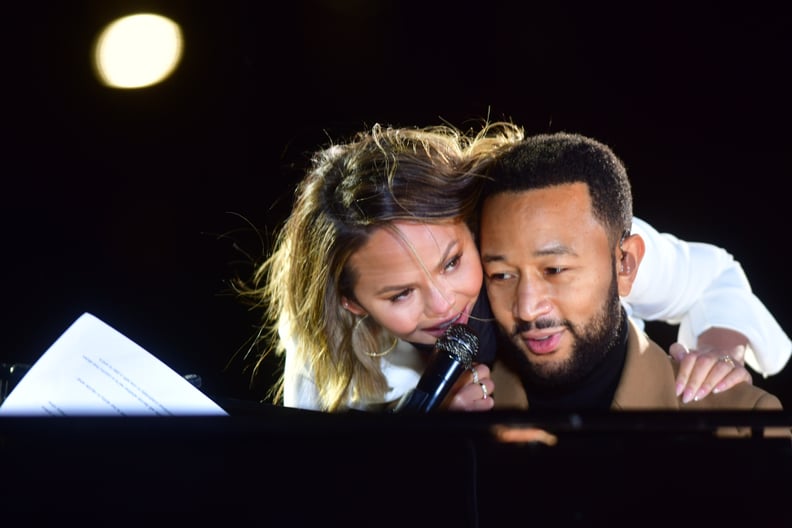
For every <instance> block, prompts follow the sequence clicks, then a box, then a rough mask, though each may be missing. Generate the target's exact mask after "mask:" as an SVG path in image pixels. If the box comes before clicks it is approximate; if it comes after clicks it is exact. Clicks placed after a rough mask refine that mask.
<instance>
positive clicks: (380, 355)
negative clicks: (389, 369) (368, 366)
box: [366, 337, 399, 358]
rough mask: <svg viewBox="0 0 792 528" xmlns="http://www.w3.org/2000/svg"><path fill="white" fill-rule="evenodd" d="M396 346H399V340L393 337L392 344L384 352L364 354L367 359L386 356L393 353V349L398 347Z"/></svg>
mask: <svg viewBox="0 0 792 528" xmlns="http://www.w3.org/2000/svg"><path fill="white" fill-rule="evenodd" d="M398 344H399V338H398V337H394V338H393V343H391V346H389V347H388V348H387V349H385V350H384V351H382V352H366V355H367V356H368V357H373V358H378V357H382V356H387V355H388V354H390V353H391V352H393V351H394V349H395V348H396V345H398Z"/></svg>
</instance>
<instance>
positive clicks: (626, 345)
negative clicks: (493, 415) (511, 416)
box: [480, 133, 782, 410]
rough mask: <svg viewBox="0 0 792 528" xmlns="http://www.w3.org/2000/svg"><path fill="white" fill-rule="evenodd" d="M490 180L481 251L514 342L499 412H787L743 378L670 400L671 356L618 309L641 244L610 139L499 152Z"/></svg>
mask: <svg viewBox="0 0 792 528" xmlns="http://www.w3.org/2000/svg"><path fill="white" fill-rule="evenodd" d="M489 176H490V177H491V181H490V182H489V183H488V184H487V188H486V189H485V192H484V197H483V205H482V211H481V226H480V228H481V233H480V234H481V240H480V242H481V257H482V262H483V264H484V272H485V278H486V285H487V292H488V294H489V299H490V303H491V305H492V310H493V313H494V315H495V318H496V320H497V322H498V325H499V327H500V328H501V330H502V333H503V335H504V337H505V338H506V340H507V341H509V343H510V344H511V346H504V347H501V350H499V354H500V358H499V360H498V362H497V363H496V364H495V365H494V366H493V370H492V379H493V380H494V382H495V392H494V400H495V405H496V408H515V407H517V408H528V407H529V406H530V408H532V409H559V410H586V409H591V410H595V409H601V410H602V409H613V410H649V409H653V410H656V409H661V410H671V409H704V408H706V409H732V410H746V409H767V410H781V409H782V406H781V402H780V400H779V399H778V398H777V397H776V396H774V395H772V394H769V393H768V392H766V391H764V390H762V389H760V388H757V387H755V386H753V385H751V384H750V383H745V382H743V383H739V384H738V385H736V386H735V387H733V388H731V389H730V390H727V391H723V392H720V393H718V394H712V395H710V396H708V397H707V398H704V399H701V400H698V401H696V400H692V401H689V402H687V403H683V400H682V398H680V397H679V396H678V395H677V389H676V387H675V376H676V372H677V370H678V368H679V365H678V363H677V362H676V361H673V360H672V359H671V357H670V356H669V355H668V354H667V353H666V352H665V351H664V350H663V349H662V348H661V347H659V346H658V345H657V344H655V343H654V342H652V341H651V340H649V338H648V337H647V336H646V335H645V334H644V333H643V332H642V331H640V330H639V329H638V328H637V327H636V326H634V324H633V323H632V322H631V321H630V320H629V318H628V317H627V315H626V313H625V311H624V309H623V308H622V306H621V304H620V296H625V295H627V294H628V293H629V292H630V289H631V288H632V284H633V281H634V280H635V277H636V274H637V273H638V269H639V266H640V264H641V259H642V257H643V254H644V250H645V247H644V242H643V240H642V239H641V237H640V236H639V235H637V234H632V233H631V232H630V227H631V220H632V194H631V188H630V183H629V180H628V178H627V173H626V170H625V168H624V166H623V164H622V163H621V161H620V160H619V159H618V158H617V157H616V155H615V154H614V153H613V152H612V151H611V150H610V149H609V148H608V147H607V146H606V145H603V144H601V143H599V142H597V141H595V140H593V139H590V138H586V137H584V136H580V135H576V134H567V133H556V134H543V135H538V136H533V137H530V138H527V139H526V140H524V141H523V142H522V143H520V144H519V145H517V146H515V147H512V148H511V149H510V150H509V151H508V152H505V153H504V154H503V155H502V156H499V158H498V160H496V161H495V162H494V164H493V165H492V166H491V168H490V170H489ZM726 362H727V360H725V359H724V363H726ZM724 368H726V367H725V366H724ZM729 368H730V367H729Z"/></svg>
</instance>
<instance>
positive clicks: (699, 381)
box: [669, 328, 753, 403]
mask: <svg viewBox="0 0 792 528" xmlns="http://www.w3.org/2000/svg"><path fill="white" fill-rule="evenodd" d="M747 347H748V340H747V339H746V338H745V337H744V336H743V335H742V334H740V333H738V332H734V331H733V330H727V329H724V328H711V329H709V330H707V331H706V332H704V333H702V334H701V335H700V336H699V339H698V345H697V348H695V349H692V350H688V349H687V348H685V347H684V346H683V345H682V344H680V343H674V344H673V345H671V347H670V348H669V352H670V354H671V356H672V357H673V358H674V359H676V360H677V361H679V363H680V365H679V372H678V373H677V380H676V393H677V396H681V397H682V403H688V402H690V401H692V400H700V399H702V398H704V397H706V396H707V395H709V394H710V393H716V394H717V393H719V392H723V391H725V390H728V389H730V388H732V387H734V386H735V385H737V384H738V383H742V382H747V383H753V379H752V378H751V373H750V372H748V369H746V368H745V367H744V366H743V360H744V357H745V349H746V348H747Z"/></svg>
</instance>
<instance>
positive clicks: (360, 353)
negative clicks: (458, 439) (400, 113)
mask: <svg viewBox="0 0 792 528" xmlns="http://www.w3.org/2000/svg"><path fill="white" fill-rule="evenodd" d="M522 137H523V131H522V129H521V128H520V127H517V126H516V125H513V124H511V123H494V124H486V125H485V126H484V127H482V129H481V130H480V131H478V132H477V133H473V132H467V133H465V132H462V131H460V130H458V129H455V128H453V127H450V126H439V127H426V128H414V129H412V128H388V127H383V126H379V125H375V126H374V127H372V128H371V130H368V131H365V132H361V133H359V134H357V135H356V136H355V137H354V138H353V139H352V141H350V142H347V143H343V144H335V145H331V146H329V147H328V148H325V149H321V150H319V151H317V152H316V153H315V154H314V157H313V159H312V164H311V167H310V170H309V171H308V173H307V174H306V176H305V177H304V179H303V180H302V181H301V182H300V183H299V185H298V187H297V190H296V199H295V202H294V206H293V209H292V213H291V215H290V216H289V218H288V219H287V221H286V223H285V225H284V226H283V227H282V229H281V231H280V232H279V234H278V237H277V240H276V244H275V247H274V249H273V252H272V253H271V255H270V256H269V257H268V259H267V260H265V261H264V262H263V263H262V264H261V265H260V266H259V267H258V268H257V270H256V273H255V275H254V277H253V280H252V282H251V283H249V284H246V283H245V282H244V281H239V282H238V283H237V288H238V291H239V293H240V294H241V295H242V296H243V297H244V298H246V299H248V300H250V301H252V302H253V303H254V304H255V305H257V306H259V307H261V308H263V310H264V313H265V318H264V323H263V326H262V331H261V332H260V333H259V338H260V340H261V342H262V343H264V345H265V349H264V352H263V354H262V356H261V357H262V359H263V357H264V356H265V355H266V354H267V353H268V352H269V351H270V350H271V349H274V350H276V351H277V352H279V353H284V352H285V356H286V357H285V365H284V373H283V377H282V378H281V380H280V383H279V384H278V385H277V386H276V387H275V388H274V396H275V401H276V402H280V401H282V402H283V404H284V405H286V406H293V407H301V408H308V409H318V410H326V411H338V410H343V409H347V408H356V409H368V410H375V409H384V408H388V407H390V406H392V405H393V404H394V403H395V402H396V401H398V399H399V398H400V397H401V396H403V395H404V394H405V393H406V392H407V391H408V390H409V389H411V388H413V387H415V385H416V383H417V381H418V379H419V378H420V375H421V373H422V372H423V370H424V368H425V365H426V362H427V358H428V356H429V352H430V351H431V350H432V347H433V345H434V343H435V341H436V340H437V338H438V337H439V336H440V335H441V334H442V333H443V331H444V330H445V329H446V328H447V327H448V326H449V325H450V324H452V323H465V324H468V325H469V326H470V327H471V328H473V329H474V330H475V331H476V333H477V334H478V335H479V338H480V341H481V346H480V349H479V354H478V361H479V362H480V364H479V365H477V366H476V367H475V372H472V373H471V376H470V377H466V379H465V380H464V381H465V382H467V381H469V380H470V379H469V378H473V380H474V381H475V384H471V383H464V382H461V383H460V384H459V386H458V387H457V388H456V389H458V390H456V389H455V392H454V393H453V399H452V401H451V403H450V405H449V408H450V409H468V410H487V409H490V408H492V398H487V395H488V394H489V393H491V392H492V391H493V389H494V386H493V384H492V381H491V379H489V369H488V367H487V365H488V364H489V363H491V361H492V359H494V354H495V332H496V331H495V326H494V323H493V322H492V317H491V313H490V310H489V305H488V302H487V297H486V293H485V292H484V290H483V289H482V271H481V263H480V260H479V254H478V250H477V248H476V244H475V240H474V236H473V233H475V211H476V206H477V202H478V197H479V192H480V186H481V183H482V181H483V180H482V176H481V174H482V173H483V168H484V166H485V165H486V163H487V162H488V161H489V160H491V159H493V156H496V155H497V152H498V149H499V148H501V147H504V146H507V145H509V144H511V143H512V142H514V141H519V140H520V139H522ZM634 227H635V228H636V229H637V230H638V231H639V232H640V233H641V234H642V235H643V237H644V238H645V239H647V240H649V242H648V243H647V245H648V246H649V247H654V248H655V250H653V251H647V254H646V257H645V259H644V260H645V261H650V262H654V268H655V269H656V270H658V271H656V273H658V274H660V271H661V270H667V269H671V270H679V271H681V272H682V273H686V272H687V269H688V265H689V264H690V265H692V266H693V267H692V268H691V271H690V273H694V272H695V274H696V281H688V280H686V279H687V278H688V277H677V276H665V277H662V280H658V278H657V277H649V276H648V272H647V274H646V275H642V278H644V281H643V283H642V284H641V285H639V286H638V287H636V288H635V289H634V291H635V292H636V295H635V296H633V295H632V294H631V297H629V298H626V299H624V302H625V306H626V307H627V308H628V312H630V313H631V315H632V316H633V317H636V318H653V317H656V316H662V318H663V319H664V320H668V321H671V322H680V321H681V325H680V328H684V329H685V331H686V332H688V333H691V334H693V335H695V336H698V335H699V334H701V333H702V332H704V330H708V328H709V327H708V325H707V323H706V317H700V316H702V315H703V314H706V309H702V307H701V306H700V305H697V303H698V302H699V299H700V298H702V297H703V296H704V294H705V293H706V294H707V297H708V298H709V299H710V301H711V300H712V299H711V298H712V295H710V294H711V293H712V291H713V290H715V291H717V289H718V282H717V281H718V280H721V277H732V278H733V277H734V276H738V277H739V276H743V275H741V273H742V270H741V269H740V267H739V264H737V263H736V262H735V261H734V260H733V259H732V258H731V256H730V255H728V253H726V252H725V251H724V250H722V249H720V248H718V247H715V246H709V245H706V244H698V245H696V252H691V251H688V249H687V246H686V243H684V242H681V241H679V240H677V239H674V238H673V237H671V236H670V235H661V234H659V233H657V232H656V231H655V230H654V229H652V228H651V226H649V225H648V224H645V223H644V222H641V221H640V220H638V219H636V220H635V223H634ZM691 255H692V257H693V260H692V261H691V262H690V263H688V262H684V263H683V265H680V263H679V262H667V260H666V259H679V258H680V256H683V257H684V258H689V257H691ZM713 263H715V265H713ZM650 266H652V265H651V264H647V267H648V268H649V267H650ZM666 275H668V274H666ZM729 284H730V286H734V284H732V283H731V282H730V283H729ZM679 285H687V286H685V287H680V286H679ZM740 287H741V288H742V289H743V291H744V292H747V293H746V295H749V296H750V295H751V294H750V287H749V286H748V284H747V281H745V283H744V284H743V285H741V286H740ZM740 301H741V299H735V302H740ZM718 304H719V305H723V302H722V300H720V301H719V303H718ZM694 309H695V313H696V314H697V319H696V320H695V321H690V320H689V318H688V313H689V311H691V310H694ZM749 309H750V310H753V315H752V317H753V319H751V317H749V318H747V319H746V314H745V311H744V310H745V309H744V308H743V307H742V306H741V311H740V317H739V321H737V322H735V323H734V324H733V325H730V326H731V328H733V330H739V331H740V332H741V333H742V334H743V335H749V334H750V332H751V330H752V328H753V327H754V326H757V325H760V326H761V325H764V327H765V328H766V327H767V326H768V325H767V324H765V323H766V322H767V319H768V318H769V319H770V321H771V322H772V323H775V321H774V320H773V319H772V316H770V315H769V313H767V312H766V311H764V307H763V305H761V303H759V302H758V300H757V301H756V303H755V304H754V305H753V306H750V307H749ZM756 320H758V321H760V322H758V323H754V321H756ZM696 325H699V326H701V328H696ZM741 325H742V326H745V327H746V328H741ZM725 326H726V328H729V327H730V326H729V325H725ZM777 333H780V335H779V336H778V339H779V340H780V341H784V340H786V341H785V342H784V343H783V344H784V347H779V346H778V345H777V344H774V345H773V346H772V347H766V348H765V349H766V350H773V351H776V350H787V349H788V348H789V340H788V338H787V337H786V335H784V334H783V332H780V329H778V332H777ZM732 334H733V332H732ZM746 342H747V338H746ZM693 344H695V343H689V344H688V346H692V345H693ZM751 345H753V349H752V350H750V353H756V354H757V356H761V354H762V353H765V352H764V350H765V349H763V350H759V349H758V348H757V346H756V343H753V342H751ZM717 353H719V352H711V353H710V354H709V356H708V358H709V359H707V360H700V361H697V357H696V354H689V355H688V357H689V358H688V359H686V360H685V361H686V362H687V365H688V367H689V368H687V369H686V377H685V379H684V380H679V381H680V385H681V386H682V387H684V385H685V384H687V383H688V380H693V379H694V378H695V380H696V381H695V383H697V384H698V385H696V386H695V387H694V389H693V390H694V392H696V391H701V390H703V389H700V388H699V387H703V385H704V384H703V380H704V379H706V380H707V387H710V390H711V388H714V387H717V390H725V389H727V388H729V387H731V386H732V385H734V384H735V383H738V382H740V381H750V379H751V378H750V374H749V373H748V371H747V370H746V369H745V368H744V367H743V366H742V365H740V364H736V365H735V364H734V363H732V369H731V370H730V371H729V372H726V373H723V369H722V368H719V369H714V368H713V366H714V365H715V360H714V359H712V358H716V357H718V356H717V355H713V354H717ZM720 355H721V356H722V355H723V354H720ZM736 359H738V360H741V359H742V358H740V357H738V358H736ZM772 359H773V360H775V361H776V363H777V362H778V358H772ZM787 359H788V353H787V355H786V356H785V357H783V358H781V362H782V363H785V362H786V360H787ZM259 364H260V363H259ZM681 375H682V372H680V376H681ZM691 383H693V382H692V381H691ZM704 392H705V393H707V392H708V391H707V390H704ZM704 395H706V394H704Z"/></svg>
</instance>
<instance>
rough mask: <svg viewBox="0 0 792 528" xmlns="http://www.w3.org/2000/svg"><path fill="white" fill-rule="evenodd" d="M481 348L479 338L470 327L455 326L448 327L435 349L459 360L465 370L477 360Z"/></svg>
mask: <svg viewBox="0 0 792 528" xmlns="http://www.w3.org/2000/svg"><path fill="white" fill-rule="evenodd" d="M478 348H479V338H478V336H477V335H476V333H475V332H474V331H473V329H471V328H470V327H469V326H467V325H464V324H461V323H460V324H453V325H451V326H449V327H448V330H446V331H445V333H444V334H443V335H441V336H440V338H439V339H438V340H437V344H436V345H435V349H436V350H437V351H442V352H445V353H447V354H448V355H450V356H451V357H453V358H455V359H457V360H458V361H459V362H460V363H462V364H463V365H464V366H465V368H469V367H470V366H471V365H472V364H473V361H474V360H475V359H476V355H477V354H478Z"/></svg>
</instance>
